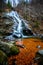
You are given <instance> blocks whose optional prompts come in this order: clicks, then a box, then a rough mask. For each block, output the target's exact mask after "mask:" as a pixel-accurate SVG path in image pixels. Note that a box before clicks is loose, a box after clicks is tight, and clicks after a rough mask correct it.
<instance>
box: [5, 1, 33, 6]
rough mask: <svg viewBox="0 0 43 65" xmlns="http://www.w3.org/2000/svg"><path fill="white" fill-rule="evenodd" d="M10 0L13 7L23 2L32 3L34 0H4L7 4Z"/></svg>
mask: <svg viewBox="0 0 43 65" xmlns="http://www.w3.org/2000/svg"><path fill="white" fill-rule="evenodd" d="M8 1H9V3H10V4H11V6H12V7H17V5H18V4H20V3H23V2H25V3H31V1H32V0H4V2H5V3H6V4H8Z"/></svg>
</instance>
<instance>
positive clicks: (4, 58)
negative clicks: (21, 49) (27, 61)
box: [0, 50, 7, 65]
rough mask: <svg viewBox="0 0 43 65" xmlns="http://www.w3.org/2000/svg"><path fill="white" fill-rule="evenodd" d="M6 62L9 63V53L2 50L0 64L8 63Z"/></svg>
mask: <svg viewBox="0 0 43 65" xmlns="http://www.w3.org/2000/svg"><path fill="white" fill-rule="evenodd" d="M6 63H7V55H6V54H5V53H4V52H3V51H1V50H0V64H1V65H6Z"/></svg>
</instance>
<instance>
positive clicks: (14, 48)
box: [10, 46, 20, 55]
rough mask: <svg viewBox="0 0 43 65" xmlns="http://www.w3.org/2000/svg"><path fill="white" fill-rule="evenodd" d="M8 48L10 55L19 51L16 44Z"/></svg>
mask: <svg viewBox="0 0 43 65" xmlns="http://www.w3.org/2000/svg"><path fill="white" fill-rule="evenodd" d="M10 50H11V54H12V55H17V54H18V53H19V52H20V51H19V48H18V47H17V46H12V47H11V48H10Z"/></svg>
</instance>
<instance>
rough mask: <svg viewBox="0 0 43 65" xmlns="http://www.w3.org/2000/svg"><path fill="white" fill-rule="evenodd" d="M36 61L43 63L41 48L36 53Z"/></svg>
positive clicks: (39, 63) (42, 64)
mask: <svg viewBox="0 0 43 65" xmlns="http://www.w3.org/2000/svg"><path fill="white" fill-rule="evenodd" d="M35 61H36V63H38V65H43V50H39V51H38V52H37V53H36V55H35Z"/></svg>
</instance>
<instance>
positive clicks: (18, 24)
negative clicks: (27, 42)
mask: <svg viewBox="0 0 43 65" xmlns="http://www.w3.org/2000/svg"><path fill="white" fill-rule="evenodd" d="M5 16H9V17H12V19H13V22H14V25H13V34H12V35H13V36H14V37H15V36H16V37H21V36H22V37H25V36H27V37H28V36H30V35H33V33H32V31H31V29H30V27H29V24H27V23H26V22H25V20H23V19H22V18H21V17H20V16H19V14H18V13H17V12H16V11H11V12H9V13H6V15H5ZM25 29H26V30H25ZM25 32H27V33H29V34H28V35H27V33H26V34H25V35H24V34H23V33H25Z"/></svg>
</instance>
